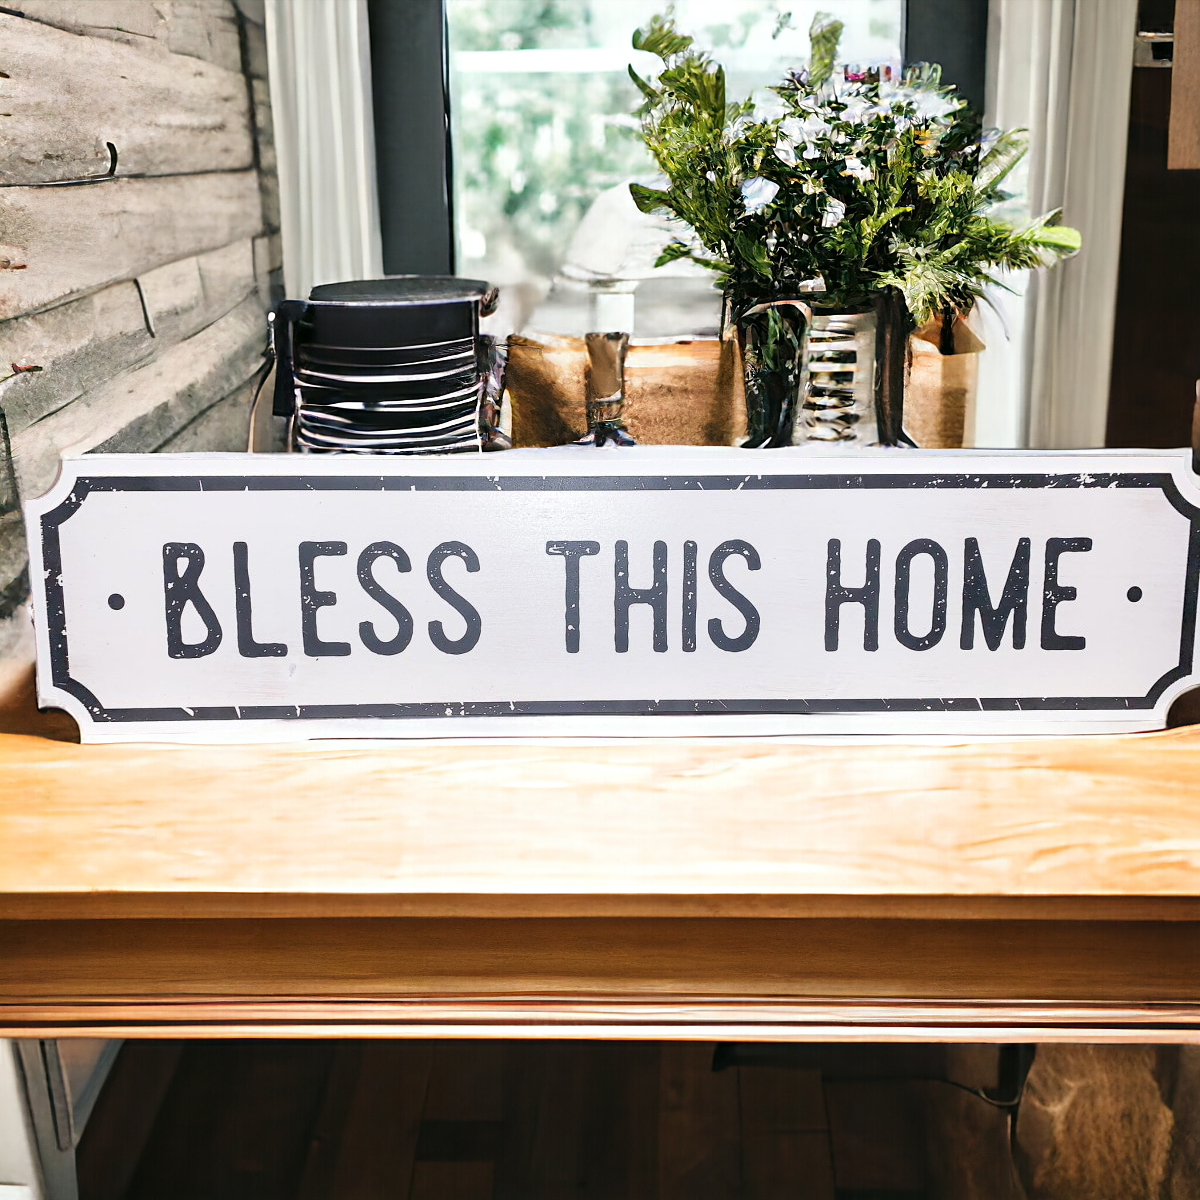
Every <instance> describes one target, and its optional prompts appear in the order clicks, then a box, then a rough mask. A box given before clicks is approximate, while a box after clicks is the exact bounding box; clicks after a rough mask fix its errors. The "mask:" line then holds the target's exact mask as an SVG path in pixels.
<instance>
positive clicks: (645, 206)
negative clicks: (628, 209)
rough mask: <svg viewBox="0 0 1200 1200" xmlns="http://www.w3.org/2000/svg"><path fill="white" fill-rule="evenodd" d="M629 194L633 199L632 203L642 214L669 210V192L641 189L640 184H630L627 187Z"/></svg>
mask: <svg viewBox="0 0 1200 1200" xmlns="http://www.w3.org/2000/svg"><path fill="white" fill-rule="evenodd" d="M629 194H630V195H631V196H632V197H633V202H634V204H636V205H637V206H638V208H639V209H640V210H641V211H642V212H644V213H653V212H659V211H661V210H662V209H664V208H666V209H670V208H671V207H672V205H671V195H670V193H669V192H663V191H660V190H659V189H657V188H648V187H643V186H642V184H640V183H631V184H630V185H629Z"/></svg>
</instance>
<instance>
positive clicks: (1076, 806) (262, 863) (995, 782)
mask: <svg viewBox="0 0 1200 1200" xmlns="http://www.w3.org/2000/svg"><path fill="white" fill-rule="evenodd" d="M11 727H12V723H10V728H11ZM27 727H30V728H32V727H33V726H31V725H27ZM58 732H59V733H60V734H61V733H62V732H63V731H62V730H61V729H59V730H58ZM489 1031H490V1032H489ZM214 1032H217V1033H221V1032H224V1033H228V1034H230V1035H232V1036H242V1035H247V1034H254V1035H255V1036H264V1035H271V1034H275V1035H279V1036H284V1035H286V1036H303V1035H309V1034H311V1035H314V1036H316V1035H321V1036H325V1035H344V1036H364V1035H370V1034H372V1033H374V1034H378V1035H380V1036H404V1035H412V1036H423V1037H431V1036H484V1035H486V1036H493V1035H494V1036H501V1035H503V1036H536V1037H545V1036H578V1037H621V1038H626V1037H650V1038H663V1037H702V1038H737V1039H740V1040H745V1039H750V1038H755V1037H761V1038H772V1039H774V1038H793V1039H803V1040H817V1039H822V1038H859V1039H862V1038H871V1039H874V1040H881V1039H883V1038H893V1037H894V1038H910V1037H917V1038H919V1039H921V1040H934V1039H938V1038H945V1039H952V1040H1005V1039H1012V1038H1016V1039H1017V1040H1024V1041H1030V1040H1044V1039H1046V1038H1049V1037H1055V1036H1058V1037H1081V1036H1086V1037H1088V1038H1089V1039H1110V1038H1111V1039H1133V1040H1143V1041H1153V1040H1175V1041H1182V1040H1200V730H1197V729H1193V728H1187V729H1181V730H1175V731H1171V732H1167V733H1161V734H1148V735H1139V736H1133V737H1120V738H1107V737H1095V738H1083V737H1079V738H1062V739H1053V740H1050V739H1046V740H1029V741H1021V742H1010V743H998V742H989V743H974V744H967V745H954V746H918V745H901V744H850V743H845V742H843V743H840V744H836V745H800V744H789V743H780V742H769V741H751V740H738V739H694V740H692V739H689V740H670V741H667V740H663V741H626V742H620V743H599V742H598V743H591V744H583V745H578V744H576V745H554V744H547V743H538V744H532V745H514V744H500V743H488V744H478V743H477V744H455V743H450V742H431V741H425V742H373V743H371V742H368V743H362V742H358V743H339V742H325V743H311V744H307V745H280V746H267V747H261V746H260V747H243V746H236V747H222V748H216V747H199V748H198V747H190V748H180V747H167V746H123V747H117V746H87V747H84V746H79V745H75V744H71V743H69V742H67V741H60V740H54V739H53V738H51V737H47V736H44V734H39V733H36V732H30V733H24V734H19V733H9V734H0V1034H5V1035H8V1034H12V1035H37V1036H67V1035H70V1034H78V1035H83V1034H87V1035H100V1036H125V1035H155V1034H159V1035H163V1036H168V1035H169V1036H180V1035H184V1036H187V1035H205V1036H211V1035H212V1034H213V1033H214Z"/></svg>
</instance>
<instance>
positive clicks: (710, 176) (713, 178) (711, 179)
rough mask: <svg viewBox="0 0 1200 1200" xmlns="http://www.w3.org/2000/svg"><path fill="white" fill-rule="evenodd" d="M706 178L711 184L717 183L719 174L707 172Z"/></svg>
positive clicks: (705, 173)
mask: <svg viewBox="0 0 1200 1200" xmlns="http://www.w3.org/2000/svg"><path fill="white" fill-rule="evenodd" d="M704 178H705V179H707V180H708V182H709V183H716V182H717V173H716V172H715V171H705V172H704Z"/></svg>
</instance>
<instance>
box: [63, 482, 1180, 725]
mask: <svg viewBox="0 0 1200 1200" xmlns="http://www.w3.org/2000/svg"><path fill="white" fill-rule="evenodd" d="M926 488H949V489H984V488H987V489H1000V490H1002V489H1005V488H1033V489H1037V490H1052V489H1075V488H1101V489H1108V488H1157V489H1159V490H1160V491H1162V493H1163V494H1164V495H1165V496H1166V498H1167V501H1168V502H1169V503H1170V504H1171V506H1172V507H1173V508H1175V509H1176V510H1177V511H1178V512H1180V513H1182V514H1183V515H1184V516H1185V517H1187V518H1188V520H1189V522H1190V523H1191V537H1190V540H1189V547H1188V565H1187V582H1186V589H1185V593H1184V604H1183V625H1182V629H1181V631H1180V638H1179V662H1178V664H1177V665H1176V666H1174V667H1172V668H1171V670H1169V671H1167V672H1166V673H1165V674H1164V675H1162V676H1161V677H1160V678H1159V679H1158V680H1157V682H1156V683H1155V684H1154V686H1153V687H1152V688H1151V689H1150V690H1149V691H1148V692H1147V693H1146V694H1145V695H1144V696H1020V697H1016V696H1013V697H985V698H976V697H967V696H950V697H947V696H940V697H928V698H924V699H909V698H899V699H869V698H866V699H848V700H821V699H817V700H597V701H587V700H569V701H528V700H525V701H523V700H515V701H507V700H503V701H485V702H474V701H460V700H454V701H438V702H436V703H434V702H422V703H419V704H304V705H288V706H282V705H254V706H247V707H232V706H221V707H218V706H211V707H204V708H191V709H189V708H113V709H110V708H105V707H104V705H103V704H101V703H100V701H99V699H97V697H96V696H95V694H94V693H93V692H91V691H90V690H89V689H88V688H87V687H85V686H84V685H83V684H82V683H80V682H79V681H78V680H76V679H72V678H71V671H70V658H69V650H68V646H67V627H66V609H65V602H64V598H63V590H62V548H61V545H60V543H59V530H60V529H61V527H62V525H63V523H64V522H65V521H67V520H68V519H69V518H70V517H71V516H72V515H73V514H74V513H76V512H78V511H79V508H80V506H81V505H82V504H83V502H84V500H85V499H87V497H88V496H89V495H90V494H92V493H93V492H278V491H283V492H287V491H291V492H335V491H369V492H411V491H417V492H446V491H457V492H566V491H575V492H578V491H588V492H605V491H607V492H675V491H680V492H686V491H696V492H700V491H705V492H712V491H875V490H918V489H926ZM41 529H42V567H43V578H44V580H45V588H46V623H47V634H48V637H49V643H50V666H51V679H52V681H53V683H54V686H55V687H56V688H59V689H61V690H62V691H64V692H66V693H68V694H69V695H71V696H74V697H75V699H77V700H78V701H79V702H80V703H81V704H83V705H84V707H85V708H86V709H87V711H88V713H89V714H90V715H91V717H92V719H93V720H94V721H99V722H138V723H146V722H156V721H171V722H180V723H186V722H203V721H279V720H286V721H296V720H299V721H306V720H307V721H328V720H351V719H355V718H365V719H368V720H406V719H407V720H413V719H417V718H430V717H438V718H448V719H451V720H453V719H458V718H463V717H514V716H517V717H529V716H663V715H670V716H678V715H681V714H684V715H691V716H705V715H709V716H717V715H719V716H729V715H730V714H761V715H778V716H787V715H793V714H796V715H807V716H816V715H822V714H829V713H912V712H1022V711H1024V712H1029V711H1042V712H1046V711H1057V712H1064V711H1075V712H1083V711H1088V712H1097V711H1116V712H1120V711H1128V710H1130V709H1147V708H1153V707H1154V705H1155V704H1156V703H1157V702H1158V699H1159V697H1160V696H1161V695H1162V694H1163V692H1164V691H1165V690H1166V689H1167V688H1168V687H1170V686H1171V684H1173V683H1175V682H1176V681H1177V680H1179V679H1182V678H1184V677H1185V676H1186V675H1188V674H1189V673H1190V672H1191V669H1192V656H1193V651H1194V648H1195V638H1196V607H1197V592H1198V590H1200V508H1197V507H1196V506H1195V505H1193V504H1191V503H1190V502H1189V501H1188V500H1186V499H1185V498H1184V497H1183V495H1182V494H1181V493H1180V491H1179V488H1178V487H1177V486H1176V483H1175V480H1174V478H1173V477H1172V476H1171V475H1170V473H1168V472H1165V471H1164V472H1142V473H1139V472H1129V473H1123V472H1119V471H1102V472H1089V471H1081V472H1079V473H1074V474H1049V473H1041V474H1038V473H1026V474H1012V475H1007V474H989V475H984V474H969V473H964V474H961V475H955V474H939V473H938V472H937V471H936V470H934V469H931V470H930V472H929V473H928V474H923V475H883V474H880V475H865V474H864V475H856V474H844V475H750V474H746V475H630V476H620V475H590V476H584V475H559V476H541V475H537V476H535V475H514V476H499V475H493V476H487V475H464V476H407V475H362V476H359V475H328V476H320V475H316V476H313V475H304V474H300V473H297V474H295V475H280V476H271V475H247V476H242V475H195V476H168V475H145V476H141V475H110V476H90V477H89V476H80V477H79V478H78V479H77V480H76V481H75V484H74V486H73V487H72V489H71V492H70V494H69V495H68V496H67V498H66V499H65V500H64V501H63V502H62V503H61V504H60V505H58V507H57V508H54V509H52V510H51V511H50V512H47V513H44V514H43V515H42V518H41Z"/></svg>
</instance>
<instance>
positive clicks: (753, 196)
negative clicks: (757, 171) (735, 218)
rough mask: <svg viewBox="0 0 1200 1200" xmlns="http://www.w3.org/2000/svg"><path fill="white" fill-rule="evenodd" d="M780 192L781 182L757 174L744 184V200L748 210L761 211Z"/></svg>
mask: <svg viewBox="0 0 1200 1200" xmlns="http://www.w3.org/2000/svg"><path fill="white" fill-rule="evenodd" d="M778 194H779V184H777V183H774V182H772V181H771V180H770V179H763V178H762V176H761V175H755V176H753V177H752V178H750V179H747V180H746V181H745V182H744V183H743V184H742V201H743V203H744V204H745V205H746V211H747V212H759V211H760V210H761V209H764V208H766V207H767V205H768V204H770V203H771V201H772V200H774V199H775V197H776V196H777V195H778Z"/></svg>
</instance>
